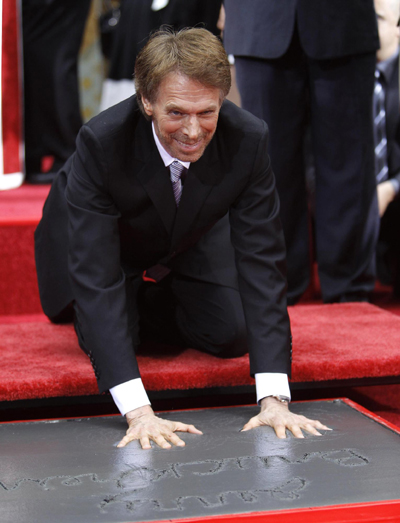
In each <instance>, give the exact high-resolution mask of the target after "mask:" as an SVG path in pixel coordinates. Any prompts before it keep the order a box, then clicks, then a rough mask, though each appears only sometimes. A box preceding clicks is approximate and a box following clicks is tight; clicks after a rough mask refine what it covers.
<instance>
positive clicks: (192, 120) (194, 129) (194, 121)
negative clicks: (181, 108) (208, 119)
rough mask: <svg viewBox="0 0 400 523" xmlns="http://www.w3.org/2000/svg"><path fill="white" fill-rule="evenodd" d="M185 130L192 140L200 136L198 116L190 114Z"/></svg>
mask: <svg viewBox="0 0 400 523" xmlns="http://www.w3.org/2000/svg"><path fill="white" fill-rule="evenodd" d="M185 131H186V135H187V136H188V138H190V139H191V140H194V139H196V138H198V136H199V134H200V124H199V120H198V118H197V116H189V117H188V119H187V121H186V125H185Z"/></svg>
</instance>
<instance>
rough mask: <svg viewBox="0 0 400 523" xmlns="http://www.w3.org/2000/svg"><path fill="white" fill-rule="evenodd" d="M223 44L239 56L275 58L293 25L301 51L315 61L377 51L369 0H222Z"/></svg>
mask: <svg viewBox="0 0 400 523" xmlns="http://www.w3.org/2000/svg"><path fill="white" fill-rule="evenodd" d="M224 4H225V7H226V24H225V31H224V44H225V48H226V50H227V52H228V53H230V54H234V55H237V56H251V57H258V58H279V57H280V56H282V55H283V54H284V53H285V52H286V51H287V49H288V47H289V44H290V42H291V39H292V36H293V32H294V28H295V23H296V22H297V26H298V31H299V37H300V41H301V44H302V47H303V49H304V52H305V53H306V54H307V55H308V56H309V57H310V58H315V59H327V58H337V57H341V56H347V55H351V54H360V53H368V52H373V51H376V50H377V49H378V48H379V37H378V29H377V23H376V15H375V10H374V4H373V0H350V1H349V0H284V1H282V0H251V1H250V2H244V1H243V0H225V1H224Z"/></svg>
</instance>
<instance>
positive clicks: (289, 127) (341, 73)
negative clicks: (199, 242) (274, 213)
mask: <svg viewBox="0 0 400 523" xmlns="http://www.w3.org/2000/svg"><path fill="white" fill-rule="evenodd" d="M235 58H236V72H237V82H238V87H239V91H240V95H241V99H242V106H243V108H244V109H247V110H249V111H250V112H252V113H253V114H255V115H256V116H258V117H260V118H262V119H264V120H265V121H266V122H267V124H268V126H269V129H270V156H271V161H272V168H273V170H274V172H275V175H276V181H277V188H278V193H279V197H280V201H281V219H282V222H283V227H284V233H285V240H286V245H287V257H288V286H289V291H288V298H289V301H292V302H295V301H296V300H297V299H298V298H299V297H300V296H301V294H302V293H303V292H304V291H305V289H306V288H307V286H308V284H309V279H310V243H309V219H308V206H307V195H306V183H305V168H304V152H303V151H304V148H303V141H304V136H305V131H306V126H307V125H311V135H312V148H313V154H314V158H315V167H316V195H315V227H316V231H315V233H316V257H317V261H318V269H319V276H320V281H321V290H322V295H323V299H324V301H325V302H331V301H340V300H345V301H346V300H348V299H350V300H351V299H352V296H360V295H361V296H362V295H364V293H367V292H369V291H371V290H372V289H373V285H374V277H375V266H374V249H375V245H376V239H377V234H378V211H377V202H376V187H375V180H374V172H373V166H374V158H373V135H372V117H371V106H372V105H371V104H372V92H373V85H374V67H375V55H374V53H368V54H361V55H357V56H348V57H344V58H336V59H330V60H313V59H310V58H308V57H307V56H306V55H305V54H304V52H303V50H302V49H301V44H300V41H299V38H298V36H297V34H296V33H295V36H294V38H293V40H292V42H291V45H290V47H289V50H288V51H287V52H286V54H285V55H284V56H282V57H281V58H278V59H273V60H261V59H254V58H248V57H235Z"/></svg>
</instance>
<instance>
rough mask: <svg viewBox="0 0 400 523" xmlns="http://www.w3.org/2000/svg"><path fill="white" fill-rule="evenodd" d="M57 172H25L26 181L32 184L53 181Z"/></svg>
mask: <svg viewBox="0 0 400 523" xmlns="http://www.w3.org/2000/svg"><path fill="white" fill-rule="evenodd" d="M56 174H57V172H49V173H34V174H27V175H26V181H27V182H28V183H30V184H32V185H44V184H48V183H53V180H54V178H55V177H56Z"/></svg>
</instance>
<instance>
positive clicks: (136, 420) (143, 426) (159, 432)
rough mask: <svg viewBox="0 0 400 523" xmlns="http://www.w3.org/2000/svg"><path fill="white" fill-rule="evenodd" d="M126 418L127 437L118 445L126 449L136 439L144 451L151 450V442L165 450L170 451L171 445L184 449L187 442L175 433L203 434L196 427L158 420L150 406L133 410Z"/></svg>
mask: <svg viewBox="0 0 400 523" xmlns="http://www.w3.org/2000/svg"><path fill="white" fill-rule="evenodd" d="M125 417H126V421H127V422H128V425H129V428H128V430H127V431H126V436H125V437H124V438H123V439H122V440H121V441H120V442H119V443H118V445H117V447H125V445H127V444H128V443H129V442H131V441H133V440H135V439H138V440H139V442H140V445H141V446H142V449H151V444H150V440H152V441H154V442H155V443H157V445H159V446H160V447H161V448H163V449H170V448H171V446H172V445H171V443H172V444H173V445H176V446H178V447H184V446H185V442H184V441H183V440H181V438H180V437H179V436H177V435H176V434H175V432H190V433H191V434H203V433H202V432H201V431H200V430H198V429H196V427H195V426H194V425H186V423H180V422H179V421H177V422H175V421H168V420H165V419H162V418H158V417H157V416H156V415H155V414H154V411H153V409H152V408H151V407H150V405H145V406H144V407H140V408H138V409H135V410H131V411H130V412H127V413H126V415H125Z"/></svg>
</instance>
